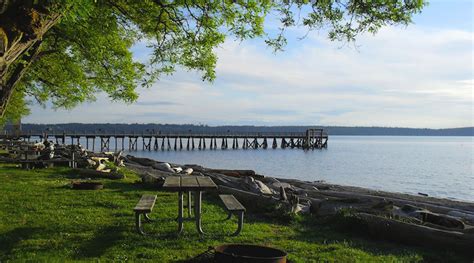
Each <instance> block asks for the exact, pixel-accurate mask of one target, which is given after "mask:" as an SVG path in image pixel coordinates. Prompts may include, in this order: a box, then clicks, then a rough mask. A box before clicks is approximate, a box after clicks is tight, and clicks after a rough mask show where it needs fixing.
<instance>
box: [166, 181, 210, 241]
mask: <svg viewBox="0 0 474 263" xmlns="http://www.w3.org/2000/svg"><path fill="white" fill-rule="evenodd" d="M163 190H166V191H170V192H178V218H177V221H178V234H179V233H181V232H182V231H183V222H184V221H185V218H184V217H183V210H184V207H183V195H184V193H185V192H187V193H188V217H189V219H190V220H193V219H194V220H195V221H196V229H197V231H198V232H199V234H201V235H202V234H204V232H203V231H202V226H201V205H202V192H204V191H214V190H217V185H216V184H215V183H214V182H213V181H212V179H211V178H210V177H209V176H190V175H183V176H168V177H166V179H165V182H164V184H163ZM191 193H193V194H194V218H192V217H191V203H192V201H191Z"/></svg>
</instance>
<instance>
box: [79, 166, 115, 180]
mask: <svg viewBox="0 0 474 263" xmlns="http://www.w3.org/2000/svg"><path fill="white" fill-rule="evenodd" d="M71 175H74V176H77V177H80V178H86V177H88V178H106V179H123V178H124V175H123V174H121V173H117V172H110V173H105V172H100V171H96V170H92V169H83V168H75V169H72V170H71Z"/></svg>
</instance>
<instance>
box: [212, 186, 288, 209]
mask: <svg viewBox="0 0 474 263" xmlns="http://www.w3.org/2000/svg"><path fill="white" fill-rule="evenodd" d="M219 193H221V194H232V195H234V196H235V197H236V198H237V199H238V200H239V202H241V203H243V204H244V205H245V207H246V208H249V209H250V210H260V209H265V210H268V208H269V207H274V206H275V205H278V204H281V203H287V204H288V202H287V201H279V200H278V199H276V198H273V197H271V196H264V195H258V194H255V193H252V192H248V191H244V190H240V189H235V188H231V187H227V186H222V185H220V186H219Z"/></svg>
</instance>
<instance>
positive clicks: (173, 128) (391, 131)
mask: <svg viewBox="0 0 474 263" xmlns="http://www.w3.org/2000/svg"><path fill="white" fill-rule="evenodd" d="M315 127H318V128H324V129H325V130H326V131H327V132H328V133H329V135H364V136H368V135H369V136H370V135H379V136H380V135H397V136H474V127H464V128H450V129H417V128H390V127H343V126H249V125H245V126H227V125H226V126H207V125H190V124H181V125H180V124H151V123H150V124H111V123H102V124H87V123H67V124H22V130H23V131H24V132H28V131H32V132H34V133H41V132H44V131H45V130H46V129H49V130H50V131H53V132H62V131H76V132H99V131H100V132H117V133H122V132H126V133H132V132H135V133H142V132H146V133H148V132H152V131H155V132H158V131H161V132H189V130H191V131H194V132H216V133H218V132H219V133H220V132H228V131H229V132H304V131H305V130H306V129H308V128H315ZM7 129H9V128H7Z"/></svg>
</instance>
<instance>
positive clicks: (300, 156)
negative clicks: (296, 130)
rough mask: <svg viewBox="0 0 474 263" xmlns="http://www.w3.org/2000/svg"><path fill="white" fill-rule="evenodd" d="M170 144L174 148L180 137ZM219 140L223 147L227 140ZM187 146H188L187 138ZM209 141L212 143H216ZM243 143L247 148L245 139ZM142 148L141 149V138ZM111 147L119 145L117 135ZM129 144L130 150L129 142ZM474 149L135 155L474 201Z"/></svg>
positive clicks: (339, 147)
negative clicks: (116, 143) (115, 141)
mask: <svg viewBox="0 0 474 263" xmlns="http://www.w3.org/2000/svg"><path fill="white" fill-rule="evenodd" d="M170 142H171V146H173V145H174V140H172V141H170ZM217 143H218V146H220V143H221V142H220V141H218V142H217ZM230 143H232V141H231V142H230ZM270 143H271V142H270ZM278 143H280V142H278ZM81 144H82V145H84V146H85V145H86V143H85V140H81ZM183 144H184V146H186V141H185V140H184V141H183ZM160 145H161V142H160ZM206 145H207V146H208V147H209V145H210V142H209V141H207V143H206ZM239 145H240V146H242V142H240V143H239ZM89 146H90V147H89V148H92V146H91V145H89ZM138 146H139V149H141V147H142V142H141V140H139V141H138ZM110 147H111V150H113V149H114V148H115V145H114V140H113V139H111V141H110ZM120 147H121V142H120V141H119V148H120ZM196 147H197V143H196ZM125 148H128V144H127V142H125ZM473 148H474V137H420V136H413V137H410V136H330V137H329V147H328V149H323V150H313V151H311V150H310V151H303V150H300V149H289V148H287V149H266V150H264V149H258V150H251V149H249V150H243V149H239V150H232V149H228V150H220V149H218V150H209V149H206V150H202V151H200V150H197V149H196V150H193V151H187V150H181V151H179V150H178V151H174V150H170V151H167V150H165V151H161V150H159V151H153V150H152V151H142V150H139V151H136V152H131V154H133V155H135V156H142V157H148V158H152V159H156V160H160V161H166V162H172V163H178V164H199V165H202V166H205V167H211V168H225V169H252V170H255V171H256V172H257V173H259V174H263V175H267V176H274V177H285V178H295V179H302V180H309V181H316V180H324V181H326V182H328V183H334V184H341V185H352V186H361V187H367V188H372V189H378V190H385V191H392V192H402V193H411V194H417V193H418V192H422V193H426V194H428V195H430V196H436V197H446V198H452V199H459V200H467V201H471V202H473V201H474V153H473ZM95 149H96V150H98V149H100V140H96V145H95Z"/></svg>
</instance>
